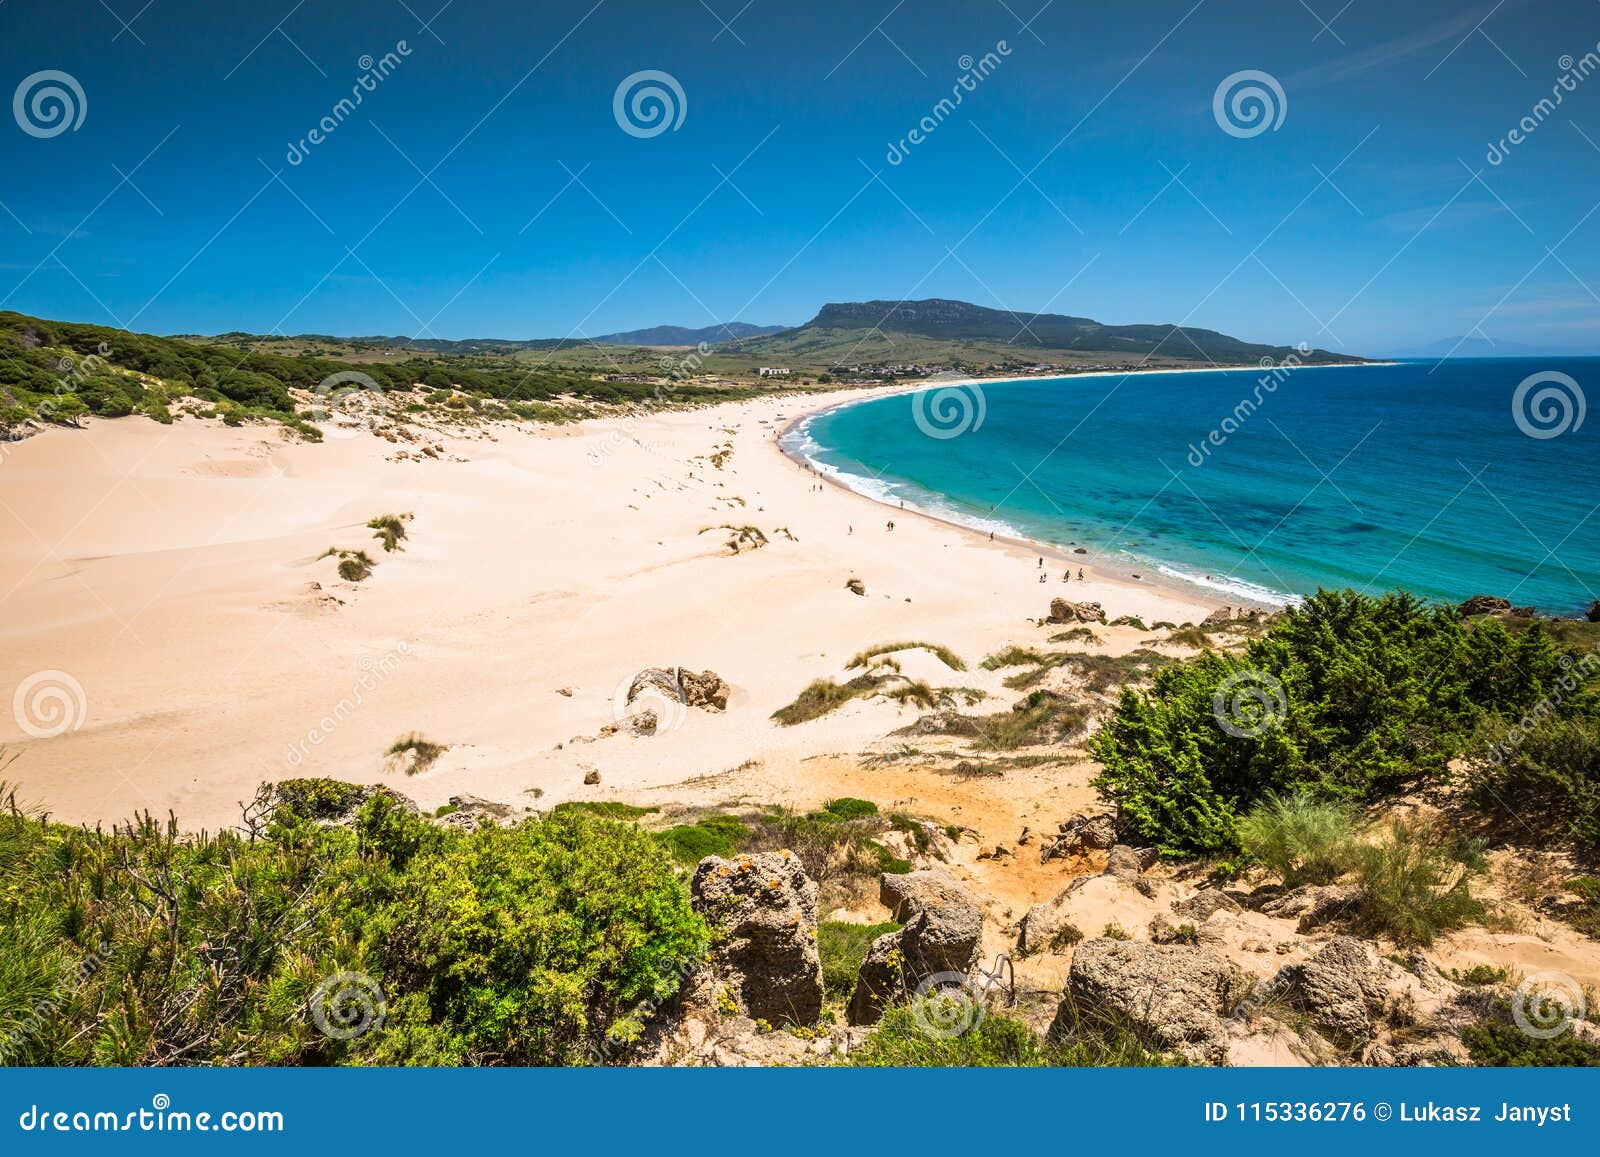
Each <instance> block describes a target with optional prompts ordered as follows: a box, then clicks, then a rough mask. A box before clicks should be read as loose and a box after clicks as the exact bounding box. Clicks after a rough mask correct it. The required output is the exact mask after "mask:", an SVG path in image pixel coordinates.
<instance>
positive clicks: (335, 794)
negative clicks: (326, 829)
mask: <svg viewBox="0 0 1600 1157" xmlns="http://www.w3.org/2000/svg"><path fill="white" fill-rule="evenodd" d="M275 791H276V794H277V803H278V806H279V807H282V808H287V809H288V810H289V811H292V812H294V813H296V814H297V815H300V816H302V817H304V818H305V819H309V820H327V819H333V818H334V817H336V816H342V815H347V814H348V813H349V812H350V811H351V809H352V808H354V807H355V806H356V804H357V803H358V802H360V800H361V799H362V797H363V795H364V794H365V792H366V789H365V788H363V787H360V786H358V785H356V784H353V783H343V782H341V781H339V780H337V779H315V778H314V779H285V780H280V781H279V782H278V783H277V784H276V785H275Z"/></svg>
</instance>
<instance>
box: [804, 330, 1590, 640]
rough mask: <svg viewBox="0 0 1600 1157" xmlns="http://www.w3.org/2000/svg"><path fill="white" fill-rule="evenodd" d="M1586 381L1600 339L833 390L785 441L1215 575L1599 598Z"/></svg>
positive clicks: (1048, 533)
mask: <svg viewBox="0 0 1600 1157" xmlns="http://www.w3.org/2000/svg"><path fill="white" fill-rule="evenodd" d="M1530 378H1531V379H1532V380H1531V381H1529V379H1530ZM1524 382H1527V383H1528V384H1527V385H1523V383H1524ZM1586 391H1587V392H1590V393H1594V394H1596V396H1597V398H1600V358H1540V359H1527V360H1524V359H1510V358H1474V359H1458V360H1457V359H1453V360H1449V361H1444V362H1432V361H1427V362H1401V363H1397V364H1393V365H1379V366H1359V367H1348V368H1347V367H1339V368H1313V367H1305V368H1299V369H1278V370H1276V371H1273V370H1270V369H1265V368H1264V369H1259V370H1234V371H1215V372H1206V373H1178V374H1172V373H1141V374H1134V375H1118V376H1106V377H1087V376H1078V377H1069V378H1053V379H1036V380H1031V381H1025V382H1014V383H1004V384H996V385H987V386H981V387H974V386H954V385H949V386H944V387H939V386H935V387H934V388H932V389H930V390H924V391H920V392H918V393H916V394H912V395H901V396H897V397H889V398H881V399H875V400H872V401H867V402H862V403H858V404H851V405H846V406H844V407H842V408H839V409H835V410H831V411H828V412H825V413H823V414H821V415H818V416H816V417H813V418H811V419H808V420H807V421H805V422H803V423H801V424H800V425H798V426H796V427H795V428H794V429H793V430H791V431H790V432H789V433H788V434H787V435H786V436H785V446H786V448H787V449H789V450H790V451H791V452H792V453H796V454H798V455H801V456H803V457H805V458H806V459H808V460H809V461H811V462H812V463H813V464H814V465H816V466H817V467H818V468H819V469H822V470H824V471H826V472H828V473H831V474H833V475H835V476H837V477H838V478H839V479H840V480H841V481H844V482H845V483H846V484H847V485H850V486H851V487H852V488H854V489H857V490H859V491H861V492H863V493H867V494H871V495H873V496H875V497H878V498H882V499H885V500H887V501H891V502H896V503H898V502H900V501H904V502H906V504H907V505H908V506H911V507H915V508H920V509H925V510H928V511H930V512H932V513H936V514H940V515H942V516H944V517H948V518H954V519H956V520H959V521H962V522H966V523H968V524H971V525H974V526H977V527H979V528H980V529H993V530H995V531H997V532H998V533H1001V534H1013V535H1020V536H1023V537H1027V538H1032V539H1036V540H1039V541H1042V542H1047V543H1051V544H1057V545H1060V546H1063V547H1067V548H1068V549H1069V550H1070V549H1071V547H1070V544H1073V543H1076V544H1077V545H1080V546H1085V547H1088V548H1089V550H1090V551H1091V553H1090V554H1089V555H1087V556H1084V557H1085V559H1086V560H1087V561H1089V562H1091V563H1094V564H1099V565H1102V566H1105V565H1110V566H1112V567H1115V568H1119V569H1125V570H1140V569H1141V568H1143V569H1144V570H1147V571H1148V570H1156V571H1160V572H1161V573H1163V574H1166V575H1168V576H1171V577H1176V578H1182V579H1186V580H1189V581H1192V582H1196V583H1199V584H1200V585H1204V586H1210V587H1212V588H1215V589H1217V590H1219V591H1225V592H1228V593H1233V594H1237V595H1246V596H1253V597H1256V598H1261V599H1266V600H1269V601H1284V600H1287V599H1288V598H1291V597H1293V596H1295V595H1298V594H1303V593H1306V592H1309V591H1312V590H1314V589H1316V588H1317V587H1318V586H1319V585H1320V586H1331V587H1345V586H1349V587H1355V588H1357V589H1367V590H1373V591H1377V590H1384V589H1388V588H1392V587H1404V588H1406V589H1409V590H1412V591H1414V592H1416V593H1418V594H1422V595H1426V596H1429V597H1434V598H1445V599H1452V600H1458V599H1462V598H1465V597H1467V596H1469V595H1473V594H1479V593H1488V594H1498V595H1503V596H1505V597H1507V598H1510V599H1511V600H1512V602H1513V603H1516V604H1519V605H1533V606H1536V607H1538V608H1539V609H1540V610H1541V611H1542V612H1545V613H1548V614H1574V613H1577V612H1579V611H1581V610H1583V609H1585V608H1587V607H1588V606H1589V604H1590V603H1591V602H1592V601H1593V600H1595V599H1596V598H1600V483H1597V480H1596V468H1597V465H1600V419H1594V420H1593V421H1585V420H1584V412H1585V410H1586V398H1585V392H1586Z"/></svg>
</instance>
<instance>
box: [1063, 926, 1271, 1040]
mask: <svg viewBox="0 0 1600 1157" xmlns="http://www.w3.org/2000/svg"><path fill="white" fill-rule="evenodd" d="M1239 987H1240V985H1239V983H1238V981H1237V980H1236V979H1235V974H1234V971H1233V969H1232V968H1230V967H1229V965H1228V963H1227V962H1226V961H1225V960H1223V959H1221V958H1220V957H1217V956H1214V955H1212V954H1211V953H1210V952H1207V951H1206V950H1205V949H1202V948H1195V947H1191V946H1189V945H1181V944H1148V943H1144V942H1142V941H1127V940H1090V941H1087V942H1085V943H1084V944H1081V945H1079V946H1078V949H1077V951H1076V952H1074V953H1073V955H1072V968H1071V971H1070V972H1069V974H1068V979H1067V991H1066V994H1065V995H1064V996H1063V997H1062V1000H1061V1005H1060V1008H1059V1009H1058V1010H1057V1012H1056V1020H1055V1024H1054V1025H1053V1026H1052V1029H1051V1031H1052V1033H1054V1034H1057V1035H1060V1034H1064V1033H1069V1032H1071V1031H1072V1030H1073V1029H1074V1028H1076V1027H1077V1026H1078V1025H1079V1024H1081V1023H1085V1022H1087V1023H1090V1024H1093V1023H1112V1024H1122V1025H1126V1026H1127V1027H1130V1028H1132V1029H1133V1030H1134V1032H1135V1033H1137V1034H1138V1036H1139V1037H1140V1039H1142V1040H1144V1041H1145V1042H1146V1043H1147V1044H1148V1045H1149V1046H1150V1047H1152V1048H1156V1049H1160V1050H1163V1051H1170V1052H1176V1053H1177V1054H1179V1055H1180V1056H1182V1057H1183V1058H1184V1059H1185V1060H1187V1061H1189V1062H1191V1063H1194V1064H1223V1063H1225V1062H1226V1061H1227V1057H1228V1030H1227V1026H1226V1024H1225V1023H1224V1019H1223V1018H1224V1016H1226V1014H1227V1013H1228V1011H1229V1009H1230V1007H1231V1004H1232V1002H1233V999H1234V996H1235V994H1236V992H1237V991H1238V989H1239Z"/></svg>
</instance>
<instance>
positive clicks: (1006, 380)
mask: <svg viewBox="0 0 1600 1157" xmlns="http://www.w3.org/2000/svg"><path fill="white" fill-rule="evenodd" d="M1394 364H1396V363H1394V362H1392V361H1369V362H1359V363H1336V364H1333V365H1310V366H1297V367H1295V370H1294V372H1299V371H1301V370H1341V369H1362V368H1365V367H1368V366H1385V365H1394ZM1248 371H1260V372H1266V370H1265V368H1264V367H1262V366H1259V365H1253V366H1205V367H1198V366H1196V367H1184V368H1181V369H1149V370H1089V371H1085V372H1083V373H1081V374H1061V375H1056V376H1045V375H1037V374H1028V375H1024V376H1020V377H993V378H950V379H941V380H939V381H936V382H930V381H920V382H915V383H911V382H907V383H905V384H903V385H898V384H897V385H895V386H888V387H884V388H882V389H876V390H872V391H871V393H870V395H869V396H866V397H852V398H844V399H838V400H834V401H829V402H823V403H819V404H818V405H816V406H814V407H811V408H808V409H806V410H805V411H804V412H803V413H800V414H797V415H796V416H795V417H794V418H792V419H790V420H789V421H788V422H786V423H785V424H784V426H783V428H782V429H781V430H779V431H778V432H777V433H776V434H775V435H774V436H773V437H772V439H771V444H772V446H773V448H774V449H776V450H777V451H778V453H779V454H780V455H782V456H783V457H784V458H785V459H787V460H788V461H789V462H790V463H792V464H793V465H794V466H796V467H798V468H799V469H800V470H801V471H803V472H804V473H806V474H807V475H809V476H811V477H814V478H817V479H820V480H822V481H824V482H826V483H828V484H830V485H832V486H834V487H837V488H838V489H840V490H842V491H844V492H845V493H847V494H853V495H855V496H856V497H858V498H862V499H865V500H866V501H868V502H871V503H873V504H874V505H876V506H878V507H881V508H883V509H886V510H898V511H900V512H901V513H903V514H913V515H916V516H917V517H919V518H924V519H927V520H929V521H932V522H934V523H937V524H938V525H940V526H945V527H949V528H951V529H954V530H956V531H958V532H960V533H961V534H962V535H964V536H967V537H968V538H970V539H971V540H972V541H976V542H984V543H989V544H1005V545H1007V546H1010V547H1015V548H1019V549H1020V548H1026V549H1028V550H1030V551H1034V552H1035V553H1036V554H1037V555H1038V556H1039V557H1041V558H1046V559H1054V560H1056V561H1058V562H1066V563H1071V564H1072V566H1070V567H1069V568H1068V569H1069V570H1072V569H1081V570H1083V571H1084V572H1086V575H1087V579H1086V580H1084V581H1096V580H1098V581H1101V582H1106V583H1108V584H1110V585H1112V586H1114V587H1123V588H1127V589H1130V590H1142V591H1155V592H1157V593H1160V594H1164V595H1167V596H1169V597H1171V598H1175V599H1182V600H1187V601H1196V600H1198V601H1202V602H1205V603H1208V604H1211V605H1212V606H1214V607H1223V606H1237V607H1240V608H1241V609H1245V610H1251V609H1255V610H1269V611H1274V610H1282V609H1283V607H1284V606H1286V605H1288V604H1289V602H1291V601H1293V599H1294V597H1295V596H1294V595H1292V594H1286V595H1285V596H1284V599H1283V601H1281V602H1279V601H1273V600H1272V599H1269V598H1263V597H1259V596H1255V595H1251V594H1248V593H1245V592H1243V591H1239V590H1235V589H1223V588H1220V587H1217V586H1209V585H1207V584H1205V583H1204V582H1201V581H1200V580H1193V579H1187V578H1183V577H1180V576H1177V575H1172V574H1167V573H1165V572H1162V571H1160V570H1159V568H1161V567H1163V566H1172V565H1174V564H1172V563H1168V562H1164V561H1162V560H1160V559H1157V558H1151V559H1150V560H1149V564H1150V566H1151V567H1155V568H1158V569H1157V577H1155V578H1150V577H1149V576H1148V575H1146V573H1145V571H1144V570H1140V571H1138V572H1135V571H1134V570H1133V569H1132V567H1131V566H1126V565H1123V566H1117V565H1113V564H1111V563H1110V562H1109V561H1108V559H1107V557H1106V556H1105V555H1103V554H1101V553H1098V552H1097V551H1096V550H1095V549H1094V548H1093V547H1092V545H1091V546H1090V547H1089V553H1088V554H1086V555H1078V554H1076V553H1074V552H1073V551H1070V550H1068V549H1066V548H1063V547H1061V546H1057V545H1055V544H1052V543H1047V542H1044V541H1041V540H1039V539H1035V538H1031V537H1029V536H1027V535H1025V534H1020V533H1017V532H1016V529H1015V528H1014V527H1009V524H1005V523H1004V522H1003V520H1002V525H1006V526H1007V527H1008V529H1010V531H1011V533H1009V534H1001V533H1000V532H999V531H997V530H996V531H992V532H991V531H986V530H983V529H981V528H979V527H977V526H974V525H971V524H970V523H967V522H963V521H962V520H961V519H959V518H958V517H955V516H952V515H950V514H946V513H943V512H940V511H937V510H930V509H927V508H925V507H922V506H917V505H913V504H910V503H902V504H901V505H895V504H894V503H891V502H889V501H886V500H885V499H883V498H881V497H879V496H877V495H874V494H871V493H868V492H866V491H863V490H858V489H856V488H855V487H854V486H851V485H850V484H849V483H848V482H846V481H845V480H844V476H845V474H846V472H844V471H834V470H832V469H825V468H823V467H822V466H821V465H819V464H817V463H815V462H813V460H812V459H810V458H808V457H807V456H806V455H805V454H804V453H803V452H802V451H800V450H798V449H792V448H791V447H790V446H789V445H788V444H787V443H788V442H789V440H790V439H791V437H792V436H793V435H794V434H795V433H796V432H797V431H799V430H800V428H801V427H802V426H809V424H810V423H812V422H815V421H816V420H817V419H819V418H821V417H823V416H824V415H826V414H830V413H833V412H834V411H837V410H843V409H847V408H849V407H851V406H859V405H865V404H866V403H868V402H877V401H882V400H884V399H886V398H893V397H900V396H903V395H910V394H917V393H923V392H926V391H928V390H940V389H956V388H961V387H966V386H988V385H1011V384H1016V383H1019V382H1040V383H1043V382H1060V381H1068V380H1072V379H1076V378H1110V377H1124V378H1125V377H1133V376H1136V375H1143V374H1197V373H1203V374H1211V373H1240V372H1248ZM850 476H851V477H855V476H854V475H850ZM952 501H953V500H952ZM1085 559H1089V560H1094V561H1092V562H1089V561H1084V560H1085ZM1136 575H1137V576H1138V577H1135V576H1136ZM1239 581H1241V582H1242V581H1245V580H1239ZM1060 585H1063V586H1069V587H1070V584H1060Z"/></svg>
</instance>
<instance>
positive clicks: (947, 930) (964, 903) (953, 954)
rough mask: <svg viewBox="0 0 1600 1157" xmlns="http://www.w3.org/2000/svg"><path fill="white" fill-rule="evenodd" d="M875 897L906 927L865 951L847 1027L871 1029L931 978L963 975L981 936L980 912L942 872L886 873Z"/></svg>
mask: <svg viewBox="0 0 1600 1157" xmlns="http://www.w3.org/2000/svg"><path fill="white" fill-rule="evenodd" d="M880 894H881V895H882V897H883V901H884V904H885V906H887V907H888V908H889V910H890V911H891V912H893V913H895V919H896V920H903V921H905V927H904V928H902V929H901V930H900V931H898V932H887V933H885V934H884V935H882V936H880V937H878V938H877V939H876V940H874V941H873V942H872V947H871V948H869V949H868V950H867V957H866V959H865V960H864V961H862V964H861V970H860V971H859V972H858V973H857V974H856V988H855V992H854V993H853V994H852V995H851V998H850V1008H849V1020H850V1023H851V1024H856V1025H860V1024H876V1023H877V1021H878V1018H879V1017H881V1016H882V1015H883V1010H884V1007H885V1006H886V1005H888V1004H889V1003H891V1002H892V1001H894V1000H897V999H900V998H902V997H904V996H906V995H907V994H909V993H911V992H914V991H915V990H916V988H917V986H918V985H919V984H921V983H922V982H923V981H924V980H926V979H928V978H929V977H931V976H935V975H937V974H938V973H941V972H956V973H963V974H964V973H966V971H967V970H968V969H970V968H971V967H972V963H973V961H974V960H975V959H976V957H977V955H978V941H979V939H980V938H981V937H982V935H983V913H982V912H981V911H979V909H978V905H977V904H976V902H974V900H973V899H972V896H971V895H970V894H969V893H968V892H967V890H966V889H965V888H963V887H962V886H961V885H960V884H958V883H957V882H956V881H955V879H954V878H953V877H951V876H950V875H948V874H947V873H945V872H942V871H939V870H937V869H930V870H926V871H921V872H911V873H908V874H906V875H903V876H894V875H890V874H885V876H884V877H883V882H882V884H881V885H880Z"/></svg>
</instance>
